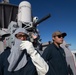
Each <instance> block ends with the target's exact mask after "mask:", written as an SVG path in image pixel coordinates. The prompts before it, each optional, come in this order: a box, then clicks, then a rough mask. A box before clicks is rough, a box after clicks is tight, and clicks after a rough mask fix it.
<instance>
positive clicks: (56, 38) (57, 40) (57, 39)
mask: <svg viewBox="0 0 76 75" xmlns="http://www.w3.org/2000/svg"><path fill="white" fill-rule="evenodd" d="M63 38H64V37H63V36H62V35H57V36H54V37H53V41H54V43H57V44H62V43H63Z"/></svg>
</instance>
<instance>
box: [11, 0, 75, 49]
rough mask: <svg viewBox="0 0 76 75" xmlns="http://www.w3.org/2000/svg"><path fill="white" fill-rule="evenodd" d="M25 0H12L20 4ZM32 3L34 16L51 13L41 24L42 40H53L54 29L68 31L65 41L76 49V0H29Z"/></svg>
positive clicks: (71, 47)
mask: <svg viewBox="0 0 76 75" xmlns="http://www.w3.org/2000/svg"><path fill="white" fill-rule="evenodd" d="M21 1H23V0H10V3H12V4H17V5H18V4H19V3H20V2H21ZM27 1H29V2H30V3H31V6H32V13H33V16H38V18H39V19H41V18H42V17H44V16H46V15H47V14H49V13H50V14H51V17H50V18H49V19H47V20H45V21H43V22H42V23H40V24H39V26H38V29H39V32H40V35H41V39H42V42H47V41H51V40H52V38H51V35H52V33H53V32H54V31H57V30H60V31H61V32H66V33H67V36H66V37H65V41H66V42H67V43H69V44H71V46H70V49H76V0H27Z"/></svg>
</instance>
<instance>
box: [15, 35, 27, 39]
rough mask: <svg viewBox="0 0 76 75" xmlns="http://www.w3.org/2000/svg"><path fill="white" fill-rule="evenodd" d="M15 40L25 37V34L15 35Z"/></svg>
mask: <svg viewBox="0 0 76 75" xmlns="http://www.w3.org/2000/svg"><path fill="white" fill-rule="evenodd" d="M16 37H17V38H21V37H26V34H16Z"/></svg>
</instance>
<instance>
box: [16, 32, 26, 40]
mask: <svg viewBox="0 0 76 75" xmlns="http://www.w3.org/2000/svg"><path fill="white" fill-rule="evenodd" d="M16 38H17V39H20V40H22V41H24V40H26V39H27V35H26V34H24V33H23V32H19V33H18V34H16Z"/></svg>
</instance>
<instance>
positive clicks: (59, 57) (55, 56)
mask: <svg viewBox="0 0 76 75" xmlns="http://www.w3.org/2000/svg"><path fill="white" fill-rule="evenodd" d="M66 35H67V34H66V33H62V32H60V31H56V32H54V33H53V34H52V40H53V42H52V44H50V45H49V46H48V47H47V48H46V49H45V50H44V52H43V54H42V57H43V58H44V59H45V61H46V62H47V63H48V65H49V71H48V72H47V74H46V75H71V74H70V73H69V72H68V65H67V62H66V55H65V52H64V50H63V48H61V47H60V44H62V43H63V39H64V37H65V36H66Z"/></svg>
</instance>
